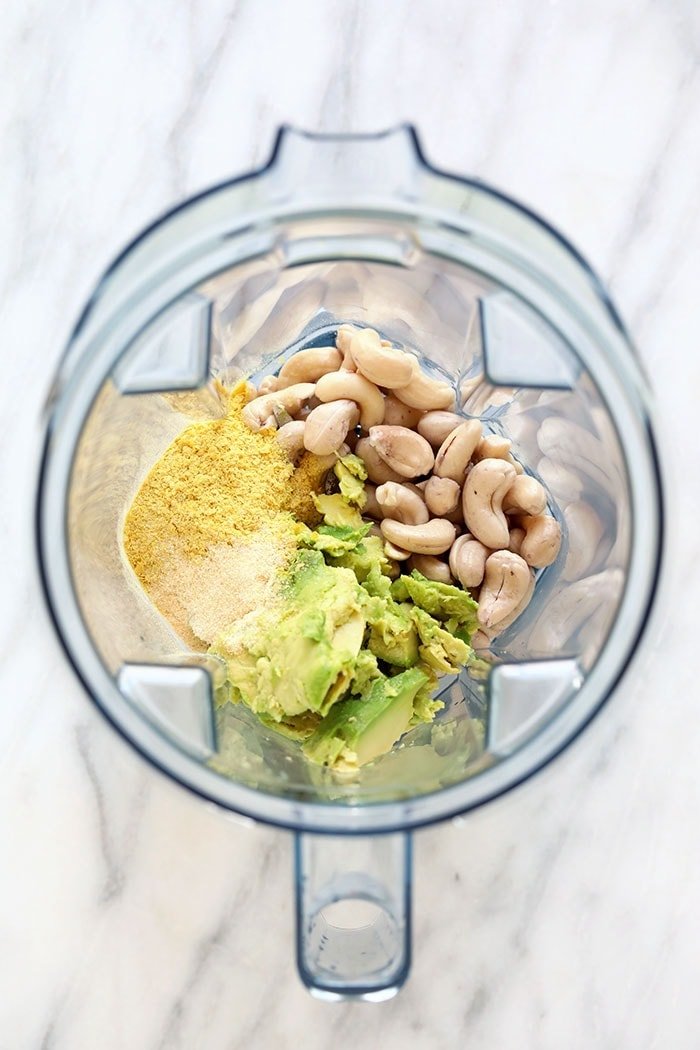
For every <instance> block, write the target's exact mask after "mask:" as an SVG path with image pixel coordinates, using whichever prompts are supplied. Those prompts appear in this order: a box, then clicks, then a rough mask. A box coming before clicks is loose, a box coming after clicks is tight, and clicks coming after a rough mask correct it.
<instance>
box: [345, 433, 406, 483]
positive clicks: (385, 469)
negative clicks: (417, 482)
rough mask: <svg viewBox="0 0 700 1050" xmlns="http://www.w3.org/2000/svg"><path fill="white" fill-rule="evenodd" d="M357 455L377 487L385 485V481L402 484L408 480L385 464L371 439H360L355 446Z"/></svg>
mask: <svg viewBox="0 0 700 1050" xmlns="http://www.w3.org/2000/svg"><path fill="white" fill-rule="evenodd" d="M355 455H356V456H359V457H360V459H361V460H362V462H363V463H364V465H365V469H366V471H367V477H368V478H369V480H370V481H373V482H374V483H375V485H383V484H384V482H385V481H399V482H401V481H405V480H406V479H405V478H402V477H401V475H400V474H397V472H396V471H395V470H392V469H391V467H390V466H389V464H388V463H385V462H384V460H383V459H382V457H381V456H380V455H379V453H378V452H377V450H376V449H375V448H373V446H372V445H371V444H370V441H369V438H366V437H365V438H360V440H359V441H358V442H357V444H356V445H355Z"/></svg>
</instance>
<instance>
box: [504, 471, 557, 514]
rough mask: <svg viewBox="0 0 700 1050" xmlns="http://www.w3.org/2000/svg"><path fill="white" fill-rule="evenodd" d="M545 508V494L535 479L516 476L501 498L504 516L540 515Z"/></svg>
mask: <svg viewBox="0 0 700 1050" xmlns="http://www.w3.org/2000/svg"><path fill="white" fill-rule="evenodd" d="M546 506H547V493H546V492H545V491H544V487H543V486H542V485H540V483H539V481H537V479H536V478H531V477H530V476H529V475H528V474H518V475H517V477H515V478H513V483H512V484H511V486H510V488H509V489H508V491H507V492H506V494H505V496H504V497H503V509H504V511H505V512H506V514H542V512H543V511H544V509H545V507H546Z"/></svg>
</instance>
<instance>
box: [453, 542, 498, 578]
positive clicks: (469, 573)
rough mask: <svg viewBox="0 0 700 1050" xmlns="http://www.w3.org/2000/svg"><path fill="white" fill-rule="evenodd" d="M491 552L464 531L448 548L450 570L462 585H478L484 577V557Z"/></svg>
mask: <svg viewBox="0 0 700 1050" xmlns="http://www.w3.org/2000/svg"><path fill="white" fill-rule="evenodd" d="M491 553H492V552H491V551H490V550H489V548H488V547H485V546H484V545H483V543H480V542H479V540H475V539H474V537H473V536H470V535H469V533H468V532H466V533H465V534H464V535H463V536H458V537H457V539H456V540H455V541H454V543H453V544H452V549H451V550H450V571H451V572H452V575H453V576H454V577H456V579H458V580H459V582H460V583H461V584H462V586H463V587H478V586H479V584H480V583H481V581H482V580H483V578H484V571H485V568H486V559H487V558H488V557H489V555H490V554H491Z"/></svg>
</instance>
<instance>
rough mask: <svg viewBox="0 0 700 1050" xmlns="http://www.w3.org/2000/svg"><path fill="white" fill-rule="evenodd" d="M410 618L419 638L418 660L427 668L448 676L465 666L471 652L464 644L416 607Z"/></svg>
mask: <svg viewBox="0 0 700 1050" xmlns="http://www.w3.org/2000/svg"><path fill="white" fill-rule="evenodd" d="M411 618H412V620H413V622H414V623H415V625H416V628H417V630H418V635H419V638H420V644H419V646H418V651H419V653H420V658H421V660H423V661H424V662H425V663H426V664H427V665H428V667H432V668H433V670H435V671H439V672H441V673H442V674H449V673H450V672H455V671H459V670H460V669H461V668H462V667H464V666H465V664H466V663H467V662H468V660H469V657H470V655H471V652H472V650H471V647H470V646H469V645H468V644H467V643H466V642H464V641H462V639H461V638H456V637H455V636H454V635H452V634H450V632H449V631H446V630H445V628H444V627H442V626H441V625H440V624H439V623H438V621H437V620H434V619H433V617H432V616H429V615H428V613H427V612H425V611H424V610H423V609H419V608H418V607H417V606H414V607H413V608H412V609H411Z"/></svg>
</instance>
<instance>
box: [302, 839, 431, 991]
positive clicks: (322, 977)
mask: <svg viewBox="0 0 700 1050" xmlns="http://www.w3.org/2000/svg"><path fill="white" fill-rule="evenodd" d="M294 858H295V859H294V863H295V879H296V941H297V966H298V968H299V975H300V977H301V979H302V981H303V982H304V984H305V985H306V987H307V988H308V989H309V991H310V992H311V994H312V995H314V996H316V997H317V998H319V999H330V1000H338V999H365V1000H369V1001H374V1002H381V1001H383V1000H385V999H390V998H392V996H394V995H396V993H397V992H398V990H399V989H400V987H401V985H402V984H403V983H404V981H405V980H406V977H407V975H408V971H409V967H410V963H411V836H410V834H408V833H407V832H402V831H399V832H393V833H391V834H385V835H324V834H322V835H317V834H311V833H307V832H297V833H296V835H295V850H294Z"/></svg>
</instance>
